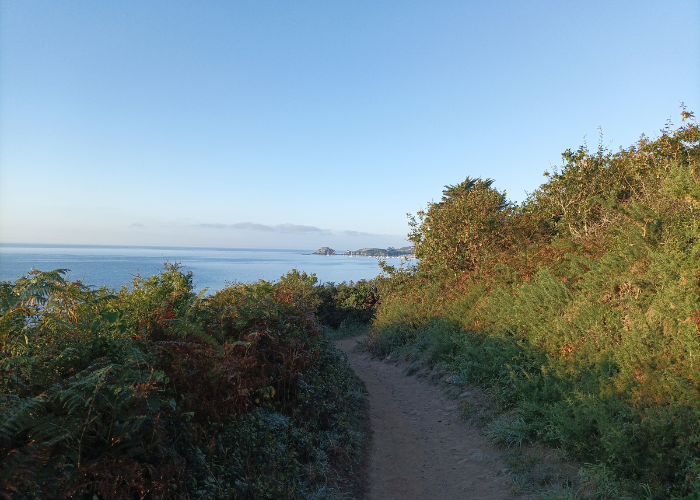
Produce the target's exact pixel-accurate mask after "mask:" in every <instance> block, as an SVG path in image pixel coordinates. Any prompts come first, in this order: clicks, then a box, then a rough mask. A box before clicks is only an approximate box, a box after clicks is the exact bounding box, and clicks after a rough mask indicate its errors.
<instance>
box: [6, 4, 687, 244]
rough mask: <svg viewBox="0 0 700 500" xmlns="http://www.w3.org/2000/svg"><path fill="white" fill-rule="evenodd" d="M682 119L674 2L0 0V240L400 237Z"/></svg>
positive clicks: (683, 7) (354, 240) (391, 240)
mask: <svg viewBox="0 0 700 500" xmlns="http://www.w3.org/2000/svg"><path fill="white" fill-rule="evenodd" d="M681 101H682V102H685V104H686V105H687V107H688V108H689V109H690V110H691V111H695V112H696V114H697V113H700V4H699V3H698V2H697V1H696V0H687V1H665V2H658V1H648V2H646V1H634V2H624V1H610V0H607V1H567V2H562V1H557V2H544V1H517V2H508V1H502V2H485V1H483V2H476V1H459V2H455V1H444V2H432V1H401V2H398V1H376V0H375V1H355V2H327V1H314V2H308V1H296V2H289V1H265V0H260V1H249V2H242V1H241V2H214V1H211V2H173V1H167V2H166V1H163V2H158V1H149V2H142V1H134V2H129V1H120V2H93V1H90V2H73V1H68V0H64V1H61V2H35V1H22V2H15V1H8V0H1V1H0V241H1V242H30V243H31V242H36V243H39V242H40V243H85V244H129V245H173V246H216V247H234V248H236V247H252V248H304V249H313V248H317V247H319V246H322V245H328V246H333V247H334V248H338V249H355V248H360V247H365V246H384V247H385V246H390V245H391V246H401V245H404V244H406V243H405V240H404V238H405V235H406V233H407V232H408V226H407V219H406V213H409V212H410V213H415V212H416V211H417V210H419V209H421V208H423V207H425V206H426V203H427V202H429V201H431V200H437V199H439V198H440V195H441V191H442V188H443V186H444V185H446V184H454V183H458V182H460V181H462V180H464V178H465V177H466V176H467V175H469V176H471V177H478V176H481V177H488V178H493V179H495V186H496V187H497V188H499V189H501V190H505V191H506V192H507V194H508V196H509V198H510V199H512V200H514V201H522V200H523V199H524V197H525V196H526V194H525V193H526V192H530V191H533V190H534V189H536V188H537V186H538V185H539V184H541V182H542V181H543V180H544V178H543V177H542V173H543V172H544V171H545V170H547V169H550V168H551V166H553V165H557V164H559V163H560V160H561V156H560V155H561V153H562V152H563V151H564V150H565V149H567V148H576V147H578V146H579V145H581V144H582V143H583V141H584V137H585V138H586V140H587V142H588V144H589V145H590V146H591V147H596V145H597V143H598V127H601V128H602V131H603V134H604V142H605V144H606V145H608V146H609V147H610V148H612V149H617V148H618V147H620V146H623V147H627V146H629V145H630V144H632V143H633V142H634V141H635V140H637V139H638V137H639V135H640V134H641V133H645V134H647V135H649V136H652V137H655V136H656V135H658V132H659V130H660V129H661V128H662V127H663V126H664V124H665V123H666V121H667V120H668V119H671V120H672V121H673V122H674V123H675V124H679V123H680V108H679V106H680V103H681Z"/></svg>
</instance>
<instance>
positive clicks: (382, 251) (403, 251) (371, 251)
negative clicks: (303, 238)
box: [314, 247, 414, 257]
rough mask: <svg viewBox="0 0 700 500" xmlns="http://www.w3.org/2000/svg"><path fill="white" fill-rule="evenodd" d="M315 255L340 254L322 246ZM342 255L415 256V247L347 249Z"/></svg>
mask: <svg viewBox="0 0 700 500" xmlns="http://www.w3.org/2000/svg"><path fill="white" fill-rule="evenodd" d="M314 255H338V254H337V253H336V251H335V250H333V249H332V248H329V247H321V248H319V249H318V250H316V251H315V252H314ZM340 255H345V256H347V257H413V256H414V255H413V247H401V248H393V247H389V248H361V249H360V250H355V251H354V252H353V251H350V250H348V251H346V252H343V253H342V254H340Z"/></svg>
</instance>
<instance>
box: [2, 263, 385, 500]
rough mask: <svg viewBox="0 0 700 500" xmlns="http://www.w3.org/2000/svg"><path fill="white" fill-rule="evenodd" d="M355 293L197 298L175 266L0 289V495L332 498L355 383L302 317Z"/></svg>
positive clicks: (302, 285) (348, 446)
mask: <svg viewBox="0 0 700 500" xmlns="http://www.w3.org/2000/svg"><path fill="white" fill-rule="evenodd" d="M366 290H369V291H371V287H370V285H369V284H367V283H364V284H360V285H359V286H354V285H347V284H341V285H338V286H336V285H318V284H317V283H316V278H315V276H307V275H306V274H304V273H301V274H300V273H298V272H296V271H292V272H290V273H288V274H287V275H285V276H283V277H282V278H281V279H280V280H278V281H277V282H275V283H267V282H258V283H253V284H241V285H235V286H230V287H228V288H226V289H224V290H222V291H220V292H218V293H216V294H214V295H212V296H209V297H204V296H203V295H201V294H200V295H199V296H198V295H195V294H194V293H193V291H192V281H191V274H185V273H183V272H182V270H181V269H180V268H179V267H178V266H166V269H165V271H163V272H162V273H160V274H158V275H155V276H152V277H150V278H148V279H141V278H136V279H135V280H134V282H133V287H132V289H131V290H127V288H126V287H125V288H123V289H122V290H121V291H120V292H118V293H112V292H110V291H109V290H107V289H99V290H94V289H89V288H87V287H85V286H83V285H82V284H81V283H80V282H79V281H77V282H70V281H68V280H66V279H65V272H64V271H63V270H57V271H53V272H48V273H40V272H38V271H36V272H33V273H31V274H30V275H28V276H26V277H24V278H20V279H19V280H17V281H16V282H15V283H9V282H4V283H2V284H0V393H1V394H0V496H2V497H4V498H86V499H95V498H105V499H107V498H114V499H116V498H119V499H132V498H133V499H135V498H138V499H145V498H151V499H160V498H162V499H165V498H275V499H276V498H336V497H343V498H347V494H348V493H349V492H350V491H351V490H352V489H353V488H355V487H357V486H358V484H359V483H357V481H355V480H353V475H352V471H353V469H354V468H356V467H357V466H358V463H359V459H360V455H361V451H362V446H363V440H364V435H365V432H366V429H365V428H364V427H363V425H365V424H364V422H365V418H364V413H363V412H364V409H363V401H364V389H363V386H362V384H361V383H360V382H359V381H358V379H356V378H355V377H354V376H353V375H352V374H351V372H350V371H349V369H348V368H347V367H346V366H345V364H344V363H343V361H342V358H341V356H340V354H339V353H338V352H337V351H336V350H335V349H334V348H333V346H332V345H331V344H330V343H329V341H328V340H327V339H326V337H325V336H324V335H323V334H322V333H321V327H320V325H319V323H318V321H317V319H316V311H317V310H318V309H319V308H320V309H322V312H323V313H324V314H325V315H327V316H332V317H333V318H334V319H335V320H338V322H342V321H343V320H348V319H353V318H354V316H358V315H359V316H362V314H363V313H362V312H361V310H364V309H366V308H367V307H369V306H370V304H367V305H365V304H364V302H363V301H362V300H360V299H357V297H356V296H362V297H364V295H366V293H365V292H366ZM358 300H359V302H358ZM335 304H338V305H339V310H338V311H335V312H334V307H335V306H334V305H335Z"/></svg>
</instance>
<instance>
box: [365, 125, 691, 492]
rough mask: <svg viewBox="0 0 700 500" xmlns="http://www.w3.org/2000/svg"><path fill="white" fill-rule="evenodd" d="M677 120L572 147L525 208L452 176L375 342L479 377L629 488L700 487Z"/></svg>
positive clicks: (521, 426) (415, 235)
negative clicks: (624, 139)
mask: <svg viewBox="0 0 700 500" xmlns="http://www.w3.org/2000/svg"><path fill="white" fill-rule="evenodd" d="M683 119H684V121H686V120H688V122H687V123H688V124H686V125H684V126H682V127H680V128H678V129H675V130H673V129H672V128H671V127H670V126H668V127H666V129H664V130H663V131H662V133H661V135H660V136H659V137H658V138H657V139H655V140H651V139H648V138H647V137H644V136H642V138H641V139H640V140H639V141H638V143H637V144H635V145H634V146H632V147H630V148H628V149H623V150H620V151H618V152H615V153H613V152H610V151H607V150H606V149H605V148H603V147H599V148H598V150H597V151H594V152H591V151H589V150H588V149H587V148H586V147H585V146H584V147H581V148H579V149H578V150H576V151H571V150H567V151H566V152H565V153H564V154H563V160H564V162H563V165H562V166H561V167H560V168H557V169H555V170H554V172H551V173H545V175H546V177H547V181H546V182H545V183H544V184H543V185H542V186H540V188H538V189H537V190H536V191H535V192H534V193H532V194H530V195H529V197H528V198H527V200H526V201H525V202H523V203H522V204H513V203H509V202H508V201H507V199H506V196H505V193H502V192H499V191H498V190H496V189H495V188H494V187H493V186H492V182H491V181H490V180H486V181H484V180H481V179H470V178H467V179H466V181H465V182H463V183H461V184H458V185H455V186H447V187H446V189H445V191H444V196H443V197H442V199H441V200H440V201H438V202H435V203H430V204H429V205H428V207H427V209H426V210H424V211H422V212H419V213H418V215H417V217H415V218H412V219H411V220H410V225H411V233H410V235H409V238H410V239H411V240H412V241H413V242H414V244H415V245H416V255H417V256H418V257H419V258H420V262H419V264H418V266H417V267H415V268H411V269H408V270H397V269H393V268H387V273H386V274H385V277H384V278H383V280H382V281H381V284H380V296H381V302H380V305H379V308H378V311H377V315H376V318H375V321H374V330H373V333H372V346H373V348H374V349H376V350H378V351H379V352H383V353H386V352H387V351H390V350H397V349H398V350H400V351H402V352H403V353H405V354H406V355H408V356H409V357H419V356H421V357H424V358H427V359H429V360H431V361H432V362H435V363H442V364H443V365H445V366H446V367H448V368H449V369H450V370H452V371H454V372H455V373H456V374H457V377H456V378H455V381H456V382H457V383H477V384H482V385H485V386H486V387H488V388H489V389H490V390H491V392H492V394H494V395H496V396H497V397H498V399H499V401H500V403H501V408H502V410H503V411H505V412H506V415H507V416H510V418H512V419H513V421H516V420H517V422H518V425H517V426H515V427H517V429H516V430H513V429H515V427H513V426H511V427H510V429H511V431H513V432H516V431H517V432H518V433H520V434H521V438H523V437H524V438H526V439H535V438H536V439H539V440H542V441H545V442H548V443H551V444H553V445H555V446H558V447H563V448H565V449H566V450H568V451H569V452H570V453H572V454H573V455H574V456H576V457H577V458H579V459H581V460H583V461H586V462H590V463H598V464H602V465H604V466H605V468H606V469H605V470H612V471H614V472H615V473H616V474H617V475H618V478H620V480H621V481H622V482H623V483H624V482H625V481H627V484H628V486H629V485H630V484H631V485H632V486H629V487H631V488H632V490H631V491H632V494H634V491H635V490H634V485H635V484H636V485H637V487H639V488H641V489H640V490H639V491H640V492H646V493H644V495H645V496H647V495H652V496H654V497H658V498H667V497H670V496H675V497H688V498H698V497H700V476H699V474H700V427H699V426H698V422H700V385H699V384H700V359H698V354H699V353H700V335H699V334H700V332H699V331H698V328H699V326H700V302H699V298H700V225H699V224H700V183H699V182H698V181H699V180H700V147H699V146H700V129H699V128H698V126H697V123H695V122H694V120H693V117H692V114H690V113H687V112H685V111H684V112H683ZM506 427H507V426H506ZM521 441H522V439H521ZM620 494H622V493H620ZM639 494H640V495H641V493H639Z"/></svg>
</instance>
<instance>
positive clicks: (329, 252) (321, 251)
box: [314, 247, 335, 255]
mask: <svg viewBox="0 0 700 500" xmlns="http://www.w3.org/2000/svg"><path fill="white" fill-rule="evenodd" d="M314 255H335V250H333V249H332V248H328V247H321V248H319V249H318V250H316V251H315V252H314Z"/></svg>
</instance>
